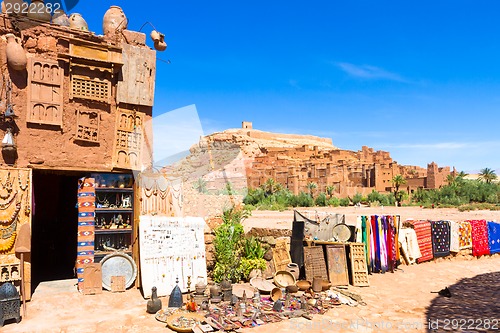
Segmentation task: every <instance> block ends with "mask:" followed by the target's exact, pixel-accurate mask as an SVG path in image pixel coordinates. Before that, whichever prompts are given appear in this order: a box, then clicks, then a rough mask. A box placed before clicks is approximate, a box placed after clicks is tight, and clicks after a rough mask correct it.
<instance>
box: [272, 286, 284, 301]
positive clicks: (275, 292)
mask: <svg viewBox="0 0 500 333" xmlns="http://www.w3.org/2000/svg"><path fill="white" fill-rule="evenodd" d="M281 297H283V292H282V291H281V288H273V290H271V299H272V300H273V301H275V302H276V301H277V300H279V299H281Z"/></svg>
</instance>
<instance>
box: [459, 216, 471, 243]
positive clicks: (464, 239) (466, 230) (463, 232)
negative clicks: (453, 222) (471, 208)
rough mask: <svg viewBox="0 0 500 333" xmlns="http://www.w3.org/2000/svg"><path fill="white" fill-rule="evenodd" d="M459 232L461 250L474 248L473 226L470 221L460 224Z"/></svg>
mask: <svg viewBox="0 0 500 333" xmlns="http://www.w3.org/2000/svg"><path fill="white" fill-rule="evenodd" d="M459 225H460V227H459V229H458V232H459V234H460V239H459V247H460V250H465V249H470V248H472V226H471V224H470V222H469V221H463V222H460V223H459Z"/></svg>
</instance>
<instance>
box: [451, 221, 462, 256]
mask: <svg viewBox="0 0 500 333" xmlns="http://www.w3.org/2000/svg"><path fill="white" fill-rule="evenodd" d="M449 222H450V252H454V253H457V252H458V251H460V224H459V223H457V222H454V221H449Z"/></svg>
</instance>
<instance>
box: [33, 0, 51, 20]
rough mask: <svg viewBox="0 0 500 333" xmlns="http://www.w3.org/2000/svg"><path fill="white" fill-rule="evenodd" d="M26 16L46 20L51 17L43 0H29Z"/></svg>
mask: <svg viewBox="0 0 500 333" xmlns="http://www.w3.org/2000/svg"><path fill="white" fill-rule="evenodd" d="M28 17H29V18H30V19H34V20H40V21H46V22H50V20H51V19H52V15H51V14H50V10H49V9H48V8H47V7H46V6H45V4H44V3H43V0H31V4H30V6H29V7H28Z"/></svg>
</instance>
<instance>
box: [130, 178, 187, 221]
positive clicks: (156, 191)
mask: <svg viewBox="0 0 500 333" xmlns="http://www.w3.org/2000/svg"><path fill="white" fill-rule="evenodd" d="M138 184H139V188H140V193H141V215H151V214H155V215H163V216H181V215H182V183H181V182H180V180H179V181H175V180H174V181H171V180H169V179H167V177H166V175H164V174H162V173H161V172H159V171H152V170H150V171H146V172H142V173H141V174H140V175H139V178H138Z"/></svg>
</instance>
